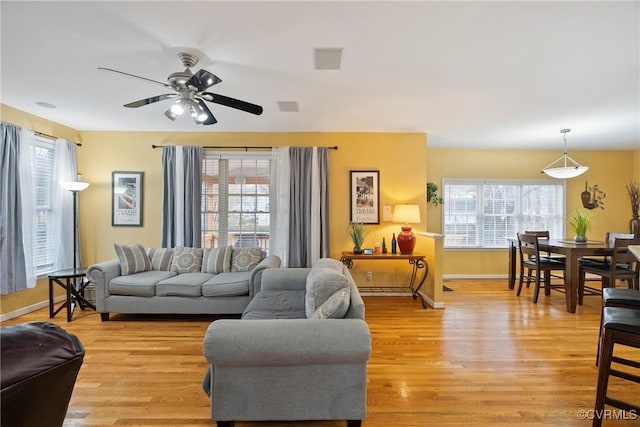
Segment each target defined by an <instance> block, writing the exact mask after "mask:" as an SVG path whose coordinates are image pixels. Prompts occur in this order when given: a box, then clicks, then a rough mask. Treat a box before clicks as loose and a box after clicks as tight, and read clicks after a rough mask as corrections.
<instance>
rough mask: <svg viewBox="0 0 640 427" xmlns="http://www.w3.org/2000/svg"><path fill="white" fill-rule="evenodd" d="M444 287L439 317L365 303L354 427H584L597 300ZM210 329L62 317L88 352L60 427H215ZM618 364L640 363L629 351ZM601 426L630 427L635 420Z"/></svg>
mask: <svg viewBox="0 0 640 427" xmlns="http://www.w3.org/2000/svg"><path fill="white" fill-rule="evenodd" d="M446 284H447V286H448V287H450V288H451V289H453V292H445V303H446V307H447V308H446V309H444V310H432V309H427V310H423V309H422V308H421V305H420V302H419V301H415V300H413V299H412V298H411V297H407V296H393V297H390V296H366V297H364V299H365V303H366V310H367V322H368V324H369V327H370V329H371V334H372V337H373V350H372V355H371V359H370V361H369V368H368V413H367V418H366V420H365V421H364V423H363V426H365V427H395V426H398V427H418V426H424V425H434V426H588V425H591V421H590V420H585V419H584V415H582V414H583V413H584V412H585V411H589V410H591V409H592V408H593V403H594V399H595V384H596V367H595V365H594V362H595V351H596V340H597V336H598V322H599V318H600V297H597V296H590V297H586V298H585V305H584V306H579V307H578V310H577V312H576V313H575V314H570V313H567V312H566V311H565V302H564V295H563V294H561V293H557V292H553V293H552V295H551V296H550V297H546V296H544V295H540V300H539V302H538V304H537V305H534V304H533V303H532V302H531V295H532V292H533V287H532V288H530V289H525V290H523V292H522V295H521V296H520V297H516V295H515V291H513V290H509V289H508V288H507V283H506V280H495V281H470V280H469V281H448V282H447V283H446ZM34 320H45V321H49V318H48V309H42V310H39V311H37V312H34V313H31V314H29V315H25V316H22V317H20V318H17V319H12V320H10V321H6V322H3V324H2V325H3V326H4V325H8V324H15V323H21V322H26V321H34ZM212 320H214V317H208V316H122V315H112V320H111V321H109V322H105V323H103V322H101V321H100V316H99V314H97V313H94V312H91V311H76V313H75V315H74V320H73V322H71V323H67V322H66V320H65V317H64V316H63V315H61V314H59V315H58V316H57V317H56V318H55V319H52V321H53V322H55V323H57V324H59V325H61V326H62V327H64V328H65V329H67V330H68V331H70V332H72V333H74V334H76V335H77V336H78V337H79V338H80V340H81V341H82V343H83V344H84V346H85V348H86V357H85V361H84V364H83V366H82V368H81V370H80V374H79V377H78V381H77V383H76V386H75V389H74V392H73V396H72V399H71V403H70V406H69V411H68V414H67V420H66V423H65V425H68V426H112V425H113V426H134V425H135V426H211V425H214V423H213V422H212V421H211V420H210V414H209V402H208V399H207V397H206V396H205V394H204V393H203V392H202V389H201V380H202V376H203V373H204V371H205V369H206V362H205V360H204V357H203V356H202V339H203V336H204V332H205V330H206V328H207V326H208V325H209V323H210V322H211V321H212ZM619 354H624V355H626V356H628V357H635V358H636V360H640V354H638V353H637V352H635V350H626V351H624V352H619ZM610 389H611V390H613V391H615V392H616V395H617V396H619V397H623V398H624V397H626V398H628V399H631V400H634V398H633V396H635V401H636V402H640V398H639V397H638V396H640V388H639V387H638V386H637V385H635V384H631V385H629V384H625V383H624V382H623V381H622V380H616V379H612V380H611V383H610ZM581 411H582V412H581ZM627 415H629V414H628V413H627ZM614 416H618V418H620V416H621V415H620V414H619V413H613V414H612V417H614ZM628 418H629V417H628ZM236 425H237V426H238V427H293V426H305V427H337V426H341V427H342V426H344V425H346V423H344V422H337V421H327V422H304V423H303V422H289V423H281V422H278V423H276V422H271V423H248V422H238V423H236ZM604 425H605V426H618V425H619V426H638V425H640V418H639V419H636V420H629V419H626V420H606V421H605V422H604Z"/></svg>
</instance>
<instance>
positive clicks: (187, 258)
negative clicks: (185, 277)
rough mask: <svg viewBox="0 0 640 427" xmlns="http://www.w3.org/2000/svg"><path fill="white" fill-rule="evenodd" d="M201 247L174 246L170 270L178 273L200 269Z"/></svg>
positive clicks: (198, 270) (195, 271) (193, 271)
mask: <svg viewBox="0 0 640 427" xmlns="http://www.w3.org/2000/svg"><path fill="white" fill-rule="evenodd" d="M202 255H203V250H202V248H182V247H180V248H174V249H173V259H172V260H171V271H175V272H176V273H178V274H184V273H199V272H200V270H201V269H202Z"/></svg>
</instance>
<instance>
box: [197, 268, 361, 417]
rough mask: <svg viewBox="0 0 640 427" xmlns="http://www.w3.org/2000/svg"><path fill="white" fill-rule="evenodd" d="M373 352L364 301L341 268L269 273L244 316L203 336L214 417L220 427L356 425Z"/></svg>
mask: <svg viewBox="0 0 640 427" xmlns="http://www.w3.org/2000/svg"><path fill="white" fill-rule="evenodd" d="M345 294H346V295H345ZM345 296H346V303H345V301H344V298H345ZM370 353H371V335H370V333H369V328H368V326H367V324H366V323H365V321H364V303H363V301H362V298H361V296H360V294H359V292H358V288H357V287H356V285H355V283H354V282H353V279H352V278H351V275H350V273H349V271H348V270H347V269H346V267H344V266H343V265H342V264H341V263H340V262H338V261H336V260H330V259H322V260H320V261H319V262H318V263H317V264H316V265H315V266H314V267H313V268H312V269H309V268H276V269H269V270H266V271H264V273H263V274H262V282H261V288H260V291H259V292H258V293H257V294H256V295H255V296H254V298H253V299H252V301H251V302H250V303H249V305H248V306H247V308H246V309H245V311H244V313H243V315H242V318H241V319H220V320H216V321H214V322H212V323H211V325H210V326H209V328H208V329H207V332H206V334H205V337H204V356H205V358H206V359H207V361H208V362H209V364H210V367H209V371H208V374H207V376H206V377H205V380H204V382H203V386H204V388H205V390H206V391H207V392H208V393H210V396H211V418H212V419H213V420H215V421H216V422H217V424H218V426H219V427H231V426H233V424H234V421H297V420H347V423H348V426H353V427H355V426H360V424H361V420H362V419H364V418H365V416H366V401H367V398H366V382H367V381H366V373H367V362H368V360H369V356H370Z"/></svg>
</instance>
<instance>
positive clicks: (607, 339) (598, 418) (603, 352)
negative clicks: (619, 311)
mask: <svg viewBox="0 0 640 427" xmlns="http://www.w3.org/2000/svg"><path fill="white" fill-rule="evenodd" d="M599 351H600V354H599V357H600V363H599V364H598V385H597V386H596V403H595V406H594V418H593V424H592V425H593V426H594V427H600V426H601V425H602V414H603V410H604V401H605V398H606V396H607V386H608V384H609V370H610V369H611V358H612V355H613V337H612V333H611V332H609V331H607V329H606V328H605V329H604V331H603V333H602V337H601V339H600V349H599Z"/></svg>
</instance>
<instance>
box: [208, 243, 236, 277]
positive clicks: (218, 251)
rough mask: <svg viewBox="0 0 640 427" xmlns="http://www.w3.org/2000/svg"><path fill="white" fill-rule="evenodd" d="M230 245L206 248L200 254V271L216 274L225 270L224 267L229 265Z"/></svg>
mask: <svg viewBox="0 0 640 427" xmlns="http://www.w3.org/2000/svg"><path fill="white" fill-rule="evenodd" d="M231 249H232V248H231V246H225V247H224V248H207V249H205V250H204V255H203V256H202V272H203V273H211V274H218V273H223V272H224V271H225V267H226V266H229V265H231V261H230V259H231Z"/></svg>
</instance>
